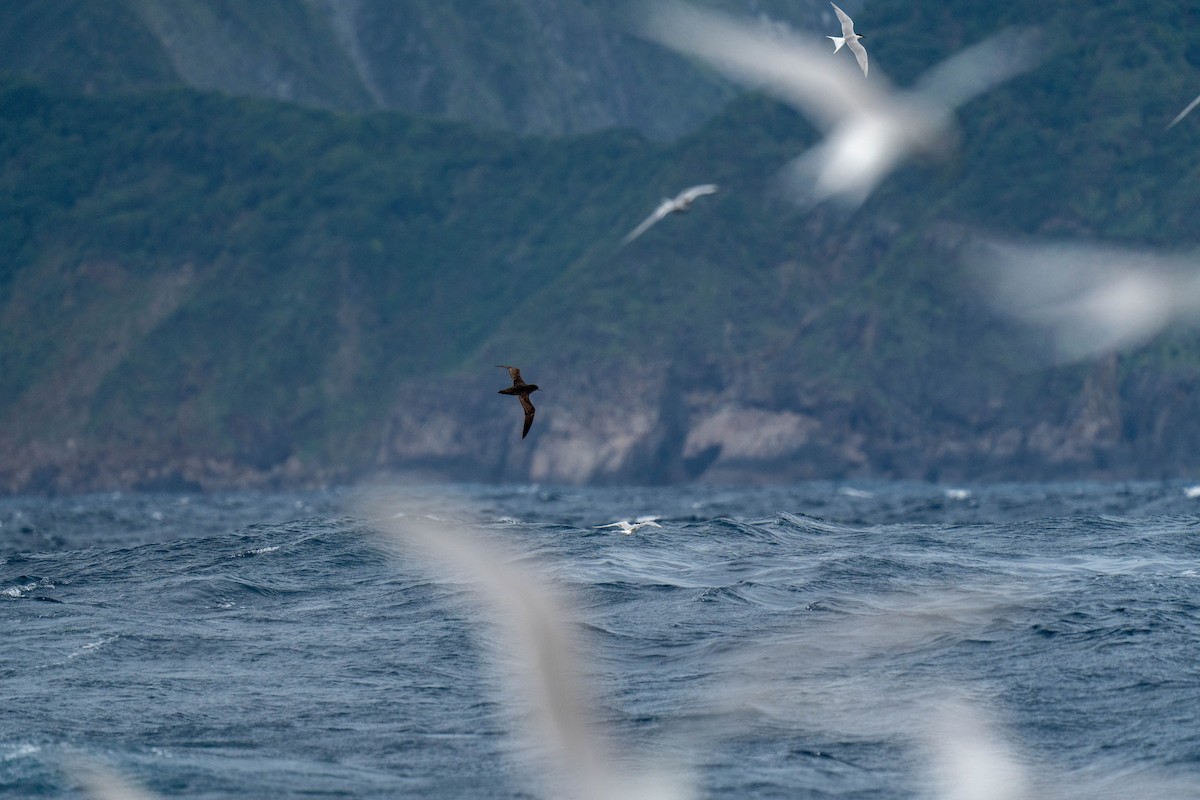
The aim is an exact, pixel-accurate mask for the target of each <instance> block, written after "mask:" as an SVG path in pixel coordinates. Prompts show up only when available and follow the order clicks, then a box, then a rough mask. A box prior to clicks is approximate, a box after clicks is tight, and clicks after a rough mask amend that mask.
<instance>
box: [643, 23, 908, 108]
mask: <svg viewBox="0 0 1200 800" xmlns="http://www.w3.org/2000/svg"><path fill="white" fill-rule="evenodd" d="M645 33H646V35H647V36H648V37H650V38H652V39H654V40H655V41H657V42H659V43H661V44H664V45H666V46H667V47H670V48H672V49H674V50H678V51H680V52H682V53H687V54H689V55H693V56H696V57H697V58H701V59H703V60H705V61H707V62H708V63H710V64H712V65H713V66H715V67H717V68H718V69H720V70H721V71H723V72H725V73H726V74H728V75H729V76H730V77H732V78H735V79H736V80H739V81H741V82H742V83H744V84H746V85H748V86H751V87H752V88H755V89H762V90H764V91H767V92H770V93H771V94H773V95H775V96H776V97H778V98H780V99H781V100H783V101H785V102H787V103H789V104H791V105H793V106H795V107H796V108H797V109H799V110H800V111H802V112H803V113H804V114H806V115H808V116H809V117H810V118H812V119H813V120H814V121H815V122H817V123H818V124H819V125H820V126H822V127H823V128H826V129H828V128H831V127H833V126H834V125H836V124H837V123H839V122H841V121H842V120H844V119H845V118H846V117H848V116H855V115H857V116H862V115H865V114H869V113H871V112H872V111H873V110H874V109H877V108H879V107H880V106H882V105H885V104H886V103H887V102H888V97H887V94H888V92H887V90H886V88H885V87H884V83H885V82H884V81H881V80H880V79H879V78H878V76H877V78H876V80H874V81H872V82H870V83H867V82H865V81H863V79H862V78H860V77H859V76H858V73H856V72H854V69H853V67H851V66H849V65H848V64H845V63H843V62H842V61H839V60H835V59H831V58H830V57H829V52H828V51H827V50H825V48H824V47H821V46H818V45H816V44H815V43H813V42H812V41H809V40H807V39H803V38H800V37H798V36H784V35H780V34H775V33H771V32H768V31H766V30H764V29H763V28H761V27H756V26H754V25H749V24H746V23H744V22H739V21H738V20H735V19H733V18H731V17H728V16H726V15H724V14H718V13H716V12H711V11H701V10H699V9H696V8H691V7H689V6H685V5H682V4H669V5H661V6H657V7H655V9H654V10H653V11H651V12H650V14H649V16H648V17H647V20H646V23H645Z"/></svg>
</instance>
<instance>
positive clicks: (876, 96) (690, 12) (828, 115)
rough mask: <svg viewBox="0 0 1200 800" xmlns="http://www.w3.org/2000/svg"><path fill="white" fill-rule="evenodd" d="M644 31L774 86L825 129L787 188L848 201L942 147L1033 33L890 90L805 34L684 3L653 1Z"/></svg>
mask: <svg viewBox="0 0 1200 800" xmlns="http://www.w3.org/2000/svg"><path fill="white" fill-rule="evenodd" d="M644 32H645V34H646V35H647V36H649V37H650V38H652V39H654V40H656V41H658V42H660V43H662V44H664V45H666V46H667V47H670V48H672V49H674V50H678V51H679V52H681V53H685V54H688V55H691V56H696V57H698V58H701V59H703V60H705V61H707V62H709V63H710V64H712V65H713V66H715V67H716V68H718V69H720V70H722V71H723V72H725V73H726V74H728V75H729V76H730V77H732V78H734V79H735V80H739V81H741V82H742V83H745V84H747V85H748V86H750V87H751V88H754V89H761V90H763V91H766V92H769V93H771V94H773V95H775V96H776V97H778V98H779V99H781V100H783V101H784V102H787V103H789V104H791V105H793V106H795V107H796V108H797V109H799V110H800V111H801V112H803V113H804V114H805V115H807V116H808V117H809V118H810V119H812V120H813V121H814V122H815V123H816V124H817V125H818V126H819V127H821V128H823V129H824V130H825V132H826V136H825V139H824V141H822V142H821V143H820V144H819V145H817V146H816V147H814V148H812V149H811V150H809V151H808V152H807V153H805V154H804V155H802V156H800V157H799V158H797V159H795V160H793V161H792V163H791V164H789V165H788V167H786V168H785V178H786V179H787V182H788V184H789V185H788V188H789V190H790V191H791V192H792V193H793V196H794V198H795V199H796V200H797V201H799V202H800V203H801V204H802V205H814V204H816V203H819V202H821V201H823V200H825V199H827V198H839V199H841V200H843V201H844V202H846V203H847V204H849V205H853V206H857V205H859V204H860V203H862V202H863V201H864V200H866V199H867V197H868V196H869V195H870V194H871V192H872V191H873V190H874V189H875V187H876V186H877V185H878V184H879V182H880V181H882V180H883V178H884V177H886V176H887V174H888V173H889V172H890V171H891V170H892V169H893V168H894V167H895V166H896V165H897V164H899V163H900V162H901V161H903V160H904V159H906V158H908V157H909V156H911V155H913V154H915V153H922V152H923V153H930V154H934V155H937V154H940V153H941V152H943V151H945V150H946V149H947V144H949V143H952V142H953V140H954V133H955V130H956V126H955V124H954V109H956V108H958V107H959V106H961V105H962V104H964V103H966V102H967V101H968V100H970V99H972V98H973V97H976V96H977V95H979V94H982V93H983V92H985V91H987V90H989V89H991V88H992V87H993V86H995V85H997V84H999V83H1001V82H1002V81H1005V80H1008V79H1009V78H1011V77H1012V76H1014V75H1016V74H1018V73H1020V72H1023V71H1025V70H1027V69H1029V68H1030V67H1031V66H1032V65H1033V64H1034V63H1035V60H1036V55H1037V47H1038V39H1039V38H1040V37H1038V36H1036V35H1035V34H1034V32H1033V31H1029V30H1026V31H1015V30H1009V31H1007V32H1004V33H1001V34H998V35H996V36H993V37H992V38H990V39H987V40H985V41H984V42H981V43H980V44H977V45H974V46H973V47H969V48H967V49H966V50H964V51H963V52H961V53H959V54H957V55H955V56H952V57H951V58H949V59H947V60H945V61H943V62H942V63H941V64H939V65H937V66H936V67H933V68H932V69H930V70H928V71H927V72H926V73H925V74H924V75H922V76H921V78H920V79H919V80H918V81H917V83H916V85H915V86H913V87H912V88H911V89H908V90H906V91H893V90H891V89H889V88H888V84H887V81H886V80H885V79H884V78H883V76H881V75H880V74H878V72H877V73H876V75H875V77H874V78H872V79H871V80H870V81H864V80H863V79H862V76H861V75H859V74H858V73H856V72H855V71H854V68H853V67H851V66H850V65H849V64H847V63H846V62H845V60H844V59H836V58H830V57H829V53H828V51H826V50H825V48H824V47H822V46H818V45H817V44H816V43H815V42H814V41H813V40H811V39H806V38H802V37H799V36H793V35H783V34H780V33H779V32H778V31H776V30H768V29H765V28H764V27H763V26H762V25H761V24H755V23H752V22H740V21H738V20H735V19H733V18H732V17H728V16H726V15H724V14H719V13H716V12H711V11H702V10H700V9H697V8H693V7H691V6H687V5H684V4H682V3H664V4H662V5H657V6H654V7H653V8H652V10H651V11H650V13H649V15H648V16H647V18H646V22H645V26H644Z"/></svg>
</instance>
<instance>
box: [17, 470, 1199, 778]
mask: <svg viewBox="0 0 1200 800" xmlns="http://www.w3.org/2000/svg"><path fill="white" fill-rule="evenodd" d="M1188 488H1189V486H1188V485H1187V484H1184V483H1129V484H1126V483H1122V484H1098V483H1078V484H1076V483H1071V484H1024V485H1018V484H1010V485H995V486H964V487H947V486H937V485H932V484H922V483H854V484H841V483H810V484H803V485H798V486H793V487H777V488H755V489H742V488H739V489H722V488H713V487H689V488H662V489H659V488H637V489H633V488H629V489H621V488H609V489H575V488H571V489H554V488H545V487H536V486H533V487H483V486H454V487H412V486H409V487H405V488H402V489H390V488H384V487H376V488H374V489H370V490H357V491H350V490H339V491H326V492H314V493H303V494H283V493H276V494H253V493H237V494H218V495H172V494H112V495H108V494H105V495H89V496H82V497H68V498H50V499H45V498H23V497H18V498H8V499H0V642H2V645H0V692H2V702H0V796H3V797H13V798H34V797H62V798H77V797H84V796H85V795H84V793H83V790H82V789H81V788H80V784H79V775H80V772H79V770H80V765H81V764H87V763H92V764H97V763H98V764H102V765H104V766H106V767H108V768H110V769H112V770H115V771H116V772H117V773H119V774H121V775H123V776H126V777H127V778H129V779H130V780H131V781H134V782H136V783H137V784H138V785H140V786H142V787H144V788H145V789H146V790H148V791H150V792H153V793H154V794H155V795H158V796H162V797H181V798H182V797H186V798H276V797H278V798H301V797H302V798H404V797H420V798H526V797H544V796H554V797H571V796H580V795H581V794H583V793H585V792H586V791H587V790H588V788H589V787H588V785H586V780H585V779H584V778H583V777H581V776H580V775H579V774H569V775H563V774H562V771H563V770H562V769H561V757H560V756H558V755H556V752H557V751H556V750H555V746H556V744H561V743H556V742H547V741H541V742H539V741H538V734H537V731H538V730H540V729H539V728H538V727H537V721H536V720H537V719H538V714H539V713H540V712H539V709H538V708H537V704H538V701H537V700H536V697H537V696H538V695H537V688H536V687H533V688H530V687H528V686H526V687H524V688H521V686H520V685H519V684H520V681H519V680H518V681H514V680H513V676H514V674H515V675H517V676H520V675H521V674H527V675H528V674H532V673H534V672H535V671H534V670H532V669H531V668H530V664H531V663H532V662H530V661H529V660H528V659H529V655H528V653H523V652H522V647H521V644H520V642H519V641H518V640H517V639H516V638H514V637H515V634H514V633H513V630H512V627H511V623H512V620H511V619H506V613H505V611H504V606H503V604H498V603H496V602H495V599H494V598H493V597H490V596H489V594H488V590H487V589H486V588H484V589H481V588H480V586H479V584H478V582H477V581H475V580H474V579H473V578H472V577H471V575H470V574H468V573H469V571H465V570H464V569H460V568H457V567H455V566H454V565H453V564H446V563H438V562H437V561H436V559H434V560H431V559H430V558H429V557H428V556H427V555H422V554H421V553H419V552H418V550H417V549H413V550H411V551H410V549H409V547H408V546H407V545H406V544H405V541H404V539H403V535H401V536H400V538H399V540H397V539H396V538H395V536H394V535H384V534H381V533H380V530H381V529H388V530H391V531H393V532H394V531H397V530H399V531H403V530H404V528H405V526H406V525H410V524H411V525H416V526H424V527H430V526H433V527H434V528H435V529H442V530H451V531H455V532H463V533H465V534H467V535H469V536H472V537H474V538H473V539H472V540H471V541H479V540H482V541H485V542H487V543H488V546H489V547H493V548H498V549H497V550H495V551H494V552H493V555H492V556H491V557H492V558H495V559H497V560H496V561H495V562H494V563H496V564H497V565H502V566H503V570H504V574H513V573H514V571H515V574H519V575H522V576H524V577H523V578H522V580H521V581H520V582H521V583H525V584H527V585H528V586H536V587H550V588H552V589H554V590H555V591H557V592H558V593H559V596H560V597H562V598H565V599H564V600H563V601H562V602H561V604H560V603H557V602H554V603H550V602H548V603H546V604H545V607H544V608H542V609H540V610H541V611H542V612H544V613H545V614H546V615H547V617H548V618H554V619H562V620H566V621H567V623H568V625H569V629H570V630H571V631H572V632H573V633H572V636H573V639H572V645H571V646H572V647H573V648H575V651H574V652H577V653H578V657H579V663H580V664H581V666H580V667H579V668H578V669H577V670H575V669H572V668H570V667H563V673H564V674H563V676H562V679H563V681H565V682H566V683H568V684H570V685H572V686H577V687H578V690H579V691H580V692H582V693H584V695H585V697H586V698H587V699H586V703H585V705H586V708H587V709H588V711H587V713H588V714H590V716H591V718H592V719H594V721H595V727H594V728H592V729H589V730H590V731H591V732H590V733H588V734H587V735H588V736H596V737H603V738H604V739H605V741H607V747H608V750H607V751H606V753H607V755H606V757H605V758H604V759H603V763H602V764H601V768H602V769H604V770H611V771H612V772H613V773H614V774H616V775H618V776H621V777H626V778H628V777H630V776H636V775H641V774H643V773H645V774H654V775H659V776H660V778H659V781H660V783H659V785H658V789H657V792H656V793H654V794H652V795H647V796H656V797H679V798H686V797H696V798H701V797H704V798H739V800H741V799H743V798H784V797H786V798H920V797H929V798H981V799H983V798H996V799H997V800H1000V798H1020V797H1078V798H1098V797H1114V798H1115V797H1156V798H1162V797H1200V497H1194V496H1190V495H1194V494H1197V493H1196V492H1189V491H1188ZM381 509H386V512H384V511H381ZM643 516H653V517H657V518H658V519H657V521H658V524H659V525H660V526H661V527H659V528H654V527H646V528H643V529H641V530H639V531H637V532H636V533H634V534H632V535H623V534H622V533H621V532H620V531H619V530H614V529H597V528H596V527H595V526H598V525H603V524H606V523H609V522H613V521H616V520H620V519H636V518H637V517H643ZM555 663H557V662H555ZM543 737H544V735H543ZM556 760H557V761H558V762H560V763H556ZM625 796H626V797H628V798H632V797H634V796H635V794H634V793H632V792H631V793H628V794H626V795H625Z"/></svg>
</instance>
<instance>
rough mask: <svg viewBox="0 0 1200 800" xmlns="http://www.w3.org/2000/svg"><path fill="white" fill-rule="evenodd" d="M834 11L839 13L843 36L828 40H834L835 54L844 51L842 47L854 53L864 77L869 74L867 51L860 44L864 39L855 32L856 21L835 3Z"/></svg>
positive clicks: (828, 37)
mask: <svg viewBox="0 0 1200 800" xmlns="http://www.w3.org/2000/svg"><path fill="white" fill-rule="evenodd" d="M829 5H831V6H833V10H834V11H836V12H837V18H838V22H840V23H842V35H841V36H826V37H825V38H826V39H833V52H835V53H836V52H837V51H838V50H841V49H842V45H846V46H847V47H849V48H850V52H851V53H854V57H855V58H856V59H857V60H858V65H859V66H860V67H862V71H863V75H864V76H865V75H866V74H867V49H866V48H865V47H863V46H862V44H860V43H859V41H858V40H859V39H861V38H863V37H861V36H859V35H858V34H857V33H855V32H854V20H852V19H850V17H849V16H848V15H847V14H846V12H845V11H842V10H841V9H840V8H838V7H837V6H836V5H834V4H833V3H830V4H829Z"/></svg>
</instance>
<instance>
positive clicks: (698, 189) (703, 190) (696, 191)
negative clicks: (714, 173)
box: [675, 183, 717, 203]
mask: <svg viewBox="0 0 1200 800" xmlns="http://www.w3.org/2000/svg"><path fill="white" fill-rule="evenodd" d="M716 193H717V185H716V184H715V183H703V184H701V185H699V186H693V187H692V188H690V189H684V190H683V191H682V192H680V193H679V197H677V198H675V199H676V200H681V201H683V202H685V203H690V202H692V201H693V200H695V199H696V198H697V197H703V196H704V195H706V194H716Z"/></svg>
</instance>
